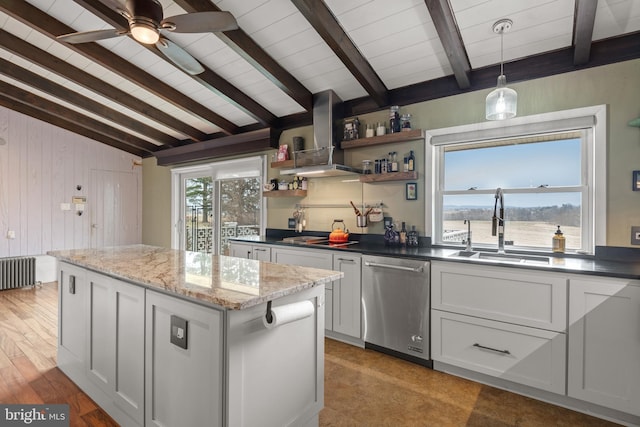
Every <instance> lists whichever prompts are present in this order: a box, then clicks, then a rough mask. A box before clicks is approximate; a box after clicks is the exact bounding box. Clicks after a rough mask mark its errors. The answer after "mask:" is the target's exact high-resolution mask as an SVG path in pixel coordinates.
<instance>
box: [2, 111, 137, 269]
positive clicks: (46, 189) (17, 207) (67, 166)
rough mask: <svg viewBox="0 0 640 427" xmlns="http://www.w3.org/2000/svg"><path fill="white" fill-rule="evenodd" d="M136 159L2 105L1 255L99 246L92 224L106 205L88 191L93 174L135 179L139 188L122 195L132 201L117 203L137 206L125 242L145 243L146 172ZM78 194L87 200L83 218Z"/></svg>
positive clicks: (36, 253) (42, 252)
mask: <svg viewBox="0 0 640 427" xmlns="http://www.w3.org/2000/svg"><path fill="white" fill-rule="evenodd" d="M134 160H137V161H139V160H140V158H139V157H137V156H134V155H131V154H129V153H126V152H124V151H121V150H118V149H115V148H112V147H109V146H107V145H104V144H101V143H98V142H96V141H93V140H91V139H88V138H86V137H84V136H80V135H77V134H74V133H71V132H69V131H66V130H64V129H61V128H58V127H56V126H53V125H51V124H49V123H45V122H42V121H39V120H36V119H33V118H31V117H29V116H25V115H23V114H21V113H17V112H15V111H12V110H9V109H6V108H4V107H0V257H7V256H19V255H39V254H45V253H46V252H47V251H49V250H57V249H72V248H87V247H91V246H92V245H95V242H94V241H93V240H95V238H94V237H92V223H94V219H95V208H96V207H97V206H99V205H100V203H102V201H98V200H96V195H95V194H91V193H90V189H91V185H90V184H91V182H90V180H91V176H92V175H95V174H92V172H91V171H111V172H116V173H121V174H133V175H134V176H133V179H131V180H129V181H128V182H134V183H135V184H134V185H136V186H137V189H135V191H127V192H124V194H126V197H127V198H128V199H127V200H120V201H119V203H126V204H128V205H133V206H136V208H135V209H134V210H133V212H135V213H134V215H135V218H128V219H127V223H128V224H130V223H133V224H134V227H133V229H131V227H128V228H129V229H128V234H127V243H131V242H134V243H139V242H141V240H142V231H141V230H142V226H141V218H142V174H141V167H139V166H135V167H134V166H133V161H134ZM77 186H81V189H80V190H78V189H77ZM74 196H84V197H86V198H87V203H86V205H85V207H84V211H83V213H82V215H78V214H77V211H76V210H75V209H76V206H75V205H74V204H72V197H74ZM63 203H67V204H70V207H71V210H63V209H62V207H61V205H62V204H63ZM92 209H94V211H92ZM129 212H131V210H129ZM9 231H13V232H14V233H15V238H13V239H12V238H9ZM115 243H116V244H118V242H115Z"/></svg>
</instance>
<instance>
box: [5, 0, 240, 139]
mask: <svg viewBox="0 0 640 427" xmlns="http://www.w3.org/2000/svg"><path fill="white" fill-rule="evenodd" d="M0 10H2V11H3V12H4V13H6V14H7V15H9V16H11V17H12V18H14V19H16V20H18V21H20V22H22V23H23V24H25V25H27V26H29V27H31V28H32V29H34V30H35V31H38V32H40V33H42V34H44V35H46V36H48V37H50V38H51V39H53V40H56V42H57V39H56V37H57V36H59V35H62V34H68V33H72V32H75V29H73V28H71V27H68V26H67V25H65V24H63V23H61V22H60V21H58V20H56V19H54V18H52V17H51V16H49V15H47V14H46V13H45V12H43V11H41V10H40V9H38V8H37V7H35V6H32V5H30V4H29V3H28V2H26V1H24V0H3V1H2V2H0ZM66 47H68V48H69V49H72V50H74V51H75V52H77V53H79V54H81V55H83V56H85V57H87V58H89V59H91V60H93V61H94V62H97V63H98V64H100V65H101V66H103V67H105V68H106V69H108V70H110V71H112V72H114V73H116V74H118V75H119V76H122V77H124V78H125V79H128V80H130V81H132V82H134V83H135V84H137V85H139V86H140V87H143V88H144V89H145V90H147V91H149V92H150V93H152V94H154V95H155V96H157V97H159V98H161V99H163V100H165V101H166V102H168V103H169V104H171V105H174V106H176V107H177V108H180V109H182V110H184V111H186V112H187V113H189V114H192V115H193V116H195V117H198V118H199V119H200V120H205V121H208V122H210V123H212V124H214V125H216V126H218V127H220V129H222V131H223V132H225V133H227V134H233V133H236V132H237V129H238V127H237V126H236V125H235V124H234V123H232V122H231V121H229V120H227V119H225V118H224V117H222V116H220V115H219V114H217V113H215V112H213V111H211V110H209V109H208V108H206V107H204V106H203V105H201V104H199V103H198V102H196V101H195V100H193V99H192V98H190V97H188V96H186V95H185V94H183V93H182V92H180V91H178V90H176V89H174V88H172V87H171V86H169V85H168V84H166V83H164V82H163V81H161V80H160V79H157V78H155V77H154V76H152V75H151V74H148V73H145V72H143V71H141V70H140V69H139V68H137V67H136V66H134V65H133V64H131V63H130V62H128V61H126V60H124V59H122V58H121V57H119V56H118V55H116V54H114V53H112V52H110V51H109V50H107V49H105V48H103V47H102V46H100V45H98V44H97V43H82V44H76V45H72V44H67V45H66Z"/></svg>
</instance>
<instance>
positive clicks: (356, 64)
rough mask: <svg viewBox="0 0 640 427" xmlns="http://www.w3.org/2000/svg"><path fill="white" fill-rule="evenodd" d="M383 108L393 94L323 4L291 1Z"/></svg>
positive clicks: (321, 2)
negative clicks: (390, 94) (390, 93)
mask: <svg viewBox="0 0 640 427" xmlns="http://www.w3.org/2000/svg"><path fill="white" fill-rule="evenodd" d="M291 2H292V3H293V4H294V5H295V6H296V7H297V8H298V10H299V11H300V13H302V15H303V16H304V17H305V18H306V19H307V21H309V23H310V24H311V26H312V27H313V28H314V29H315V30H316V32H317V33H318V34H319V35H320V37H322V39H323V40H324V41H325V42H326V43H327V45H329V47H330V48H331V50H333V52H334V53H335V54H336V55H337V56H338V58H340V60H341V61H342V63H343V64H344V65H345V66H346V67H347V69H348V70H349V71H350V72H351V74H352V75H353V76H354V77H355V78H356V80H358V82H360V84H361V85H362V87H363V88H364V89H365V90H366V91H367V93H368V94H369V96H370V97H371V98H372V99H373V100H374V101H375V102H376V104H377V105H378V106H379V107H384V106H386V105H389V101H388V100H389V91H388V89H387V87H386V86H385V84H384V83H383V82H382V79H380V77H379V76H378V74H376V72H375V70H374V69H373V67H372V66H371V64H369V62H368V61H367V60H366V59H365V58H364V56H362V54H361V53H360V50H358V48H357V46H356V45H354V44H353V42H352V41H351V39H350V38H349V35H348V34H347V33H346V32H345V31H344V29H343V28H342V27H341V26H340V23H339V22H338V20H337V19H336V17H335V16H333V13H331V10H329V8H328V7H327V5H326V4H325V3H324V1H322V0H291Z"/></svg>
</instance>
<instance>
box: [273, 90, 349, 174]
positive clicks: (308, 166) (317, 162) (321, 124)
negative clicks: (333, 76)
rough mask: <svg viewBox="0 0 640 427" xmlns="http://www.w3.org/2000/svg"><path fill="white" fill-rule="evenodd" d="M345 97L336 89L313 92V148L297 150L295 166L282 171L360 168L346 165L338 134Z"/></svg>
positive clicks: (337, 171)
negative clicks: (335, 90) (339, 95)
mask: <svg viewBox="0 0 640 427" xmlns="http://www.w3.org/2000/svg"><path fill="white" fill-rule="evenodd" d="M341 110H342V100H341V99H340V98H339V97H338V95H336V93H335V92H334V91H332V90H327V91H324V92H320V93H317V94H315V95H314V96H313V148H312V149H310V150H301V151H294V153H293V168H291V169H281V170H280V175H299V176H313V177H316V178H320V177H326V176H340V175H354V174H359V173H361V171H360V170H358V169H355V168H352V167H350V166H346V165H344V152H343V151H342V150H341V149H340V147H339V146H340V142H339V140H338V139H337V138H336V133H335V132H336V129H339V128H340V121H341V120H342V114H341Z"/></svg>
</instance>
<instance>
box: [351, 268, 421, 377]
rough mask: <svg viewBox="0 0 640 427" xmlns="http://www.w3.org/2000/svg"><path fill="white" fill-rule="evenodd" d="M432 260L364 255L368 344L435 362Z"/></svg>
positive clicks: (415, 359) (390, 351)
mask: <svg viewBox="0 0 640 427" xmlns="http://www.w3.org/2000/svg"><path fill="white" fill-rule="evenodd" d="M429 267H430V264H429V262H428V261H420V260H412V259H405V258H391V257H385V256H370V255H364V256H363V257H362V307H363V318H364V331H363V332H364V341H365V347H366V348H371V349H374V350H378V351H382V352H385V353H390V354H394V355H396V356H399V357H403V358H406V359H409V360H412V361H414V362H417V363H420V364H423V365H427V366H431V360H430V359H431V357H430V347H429V328H430V326H429V318H430V315H429V294H430V290H429Z"/></svg>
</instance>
